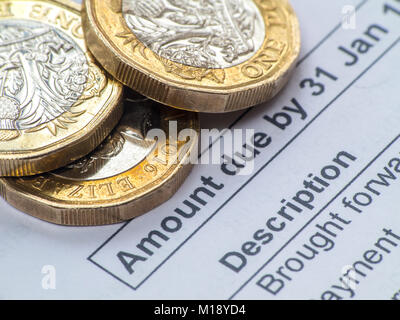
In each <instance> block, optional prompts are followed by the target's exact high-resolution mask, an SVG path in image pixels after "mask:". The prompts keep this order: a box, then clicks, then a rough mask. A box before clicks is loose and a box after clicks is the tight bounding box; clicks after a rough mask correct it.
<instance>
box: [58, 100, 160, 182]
mask: <svg viewBox="0 0 400 320" xmlns="http://www.w3.org/2000/svg"><path fill="white" fill-rule="evenodd" d="M159 122H160V112H159V110H158V109H157V107H156V106H155V104H154V103H153V102H151V101H150V100H148V99H143V100H139V101H133V100H129V99H126V100H125V112H124V115H123V116H122V119H121V121H120V122H119V124H118V126H117V127H116V128H115V129H114V130H113V132H112V133H111V134H110V135H109V136H108V137H107V139H106V140H105V141H104V142H103V143H102V144H101V145H100V146H99V147H97V149H96V150H94V151H93V152H92V153H90V154H89V155H87V156H86V157H84V158H82V159H79V160H77V161H75V162H74V163H72V164H70V165H69V166H67V167H65V168H63V169H60V170H56V171H54V172H53V173H52V174H54V175H56V176H59V177H62V178H64V179H70V180H74V181H89V180H92V181H93V180H99V179H107V178H111V177H113V176H116V175H118V174H121V173H124V172H126V171H128V170H131V169H132V168H134V167H136V166H137V165H138V164H140V163H141V162H142V161H143V160H144V159H146V157H147V156H148V155H150V153H151V152H152V151H153V150H154V148H155V147H156V141H155V140H149V139H146V136H147V133H148V131H149V130H151V129H153V128H155V127H157V126H158V124H159Z"/></svg>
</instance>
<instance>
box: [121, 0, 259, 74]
mask: <svg viewBox="0 0 400 320" xmlns="http://www.w3.org/2000/svg"><path fill="white" fill-rule="evenodd" d="M122 12H123V15H124V18H125V21H126V23H127V25H128V26H129V28H130V29H131V30H132V32H133V33H134V34H135V35H136V36H137V38H138V39H139V40H140V41H141V42H142V43H143V44H144V45H145V46H146V47H148V48H150V49H151V50H152V51H153V52H155V53H157V54H158V55H160V56H161V57H163V58H166V59H169V60H171V61H174V62H177V63H181V64H184V65H188V66H191V67H198V68H207V69H218V68H230V67H233V66H236V65H238V64H241V63H243V62H245V61H247V60H249V59H250V58H251V57H252V56H253V55H254V54H255V53H256V52H257V51H258V50H259V49H260V48H261V46H262V44H263V42H264V39H265V36H266V34H265V23H264V19H263V17H262V15H261V12H260V10H259V9H258V7H257V6H256V4H255V3H254V2H253V1H252V0H123V1H122Z"/></svg>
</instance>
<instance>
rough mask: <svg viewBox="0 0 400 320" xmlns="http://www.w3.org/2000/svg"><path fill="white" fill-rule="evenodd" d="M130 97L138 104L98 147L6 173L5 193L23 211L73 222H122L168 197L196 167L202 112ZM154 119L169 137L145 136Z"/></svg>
mask: <svg viewBox="0 0 400 320" xmlns="http://www.w3.org/2000/svg"><path fill="white" fill-rule="evenodd" d="M127 103H129V104H133V105H130V106H129V107H127V108H126V111H125V113H124V115H123V117H122V119H121V122H120V123H119V124H118V125H117V127H116V128H115V129H114V131H113V132H112V133H111V135H110V136H109V137H108V138H107V139H106V141H105V142H104V143H103V144H101V145H100V146H99V147H98V148H97V149H96V150H95V151H94V152H92V153H91V154H89V155H88V156H86V157H85V158H83V159H80V160H78V161H77V162H76V163H74V164H71V165H70V166H68V167H67V168H64V169H61V170H57V171H53V172H52V173H45V174H42V175H38V176H32V177H21V178H17V177H12V178H1V179H0V194H1V195H2V196H3V197H4V199H5V200H6V201H7V202H8V203H10V204H11V205H12V206H14V207H15V208H17V209H19V210H21V211H23V212H26V213H28V214H30V215H32V216H34V217H37V218H39V219H42V220H45V221H48V222H52V223H55V224H60V225H68V226H95V225H105V224H113V223H118V222H122V221H125V220H129V219H132V218H134V217H137V216H139V215H141V214H144V213H146V212H148V211H150V210H151V209H153V208H155V207H157V206H158V205H160V204H162V203H163V202H165V201H166V200H168V199H169V198H170V197H171V196H172V195H173V194H174V193H175V192H176V191H177V190H178V188H179V187H180V186H181V184H182V183H183V182H184V180H185V178H186V177H187V175H188V174H189V173H190V171H191V168H192V164H191V163H192V161H189V160H190V159H191V157H193V156H196V152H193V151H197V149H196V148H197V147H198V132H199V122H198V115H197V114H196V113H192V112H186V111H181V110H177V109H173V108H169V107H164V106H161V105H159V104H158V103H156V102H153V101H152V100H149V99H147V98H146V99H145V100H143V99H142V100H140V99H139V100H138V101H135V100H130V102H129V100H128V101H126V102H125V104H127ZM149 112H150V113H149ZM151 119H153V120H151ZM157 119H159V120H157ZM139 120H140V121H139ZM170 121H176V123H177V132H178V136H177V137H178V138H176V137H174V135H170V133H171V132H172V130H174V129H171V130H170V129H169V128H170V127H169V123H170ZM150 122H153V123H156V122H159V124H157V128H160V129H161V130H162V131H163V132H165V134H166V137H167V138H166V139H165V140H160V139H159V140H157V142H155V140H147V139H143V136H144V134H145V132H142V130H144V131H147V129H143V128H145V127H146V124H148V123H150ZM172 128H173V127H172ZM185 129H186V130H187V129H191V132H192V134H191V135H190V134H189V135H185V136H184V138H182V136H179V133H181V132H182V130H185ZM138 137H139V138H138ZM179 139H182V141H179ZM149 141H150V142H149ZM139 147H140V148H139ZM146 148H147V149H146ZM140 150H142V151H140ZM143 150H149V151H150V152H147V153H146V152H145V153H143ZM139 154H142V155H141V156H139ZM144 155H147V156H146V157H145V158H143V159H142V157H143V156H144ZM135 157H136V158H137V157H139V158H137V159H136V160H135ZM175 160H176V161H175ZM124 166H125V167H124ZM130 166H131V167H130Z"/></svg>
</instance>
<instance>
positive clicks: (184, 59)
mask: <svg viewBox="0 0 400 320" xmlns="http://www.w3.org/2000/svg"><path fill="white" fill-rule="evenodd" d="M83 3H84V8H83V13H82V18H83V25H84V33H85V37H86V40H87V44H88V47H89V49H90V50H91V51H92V53H93V54H94V55H95V57H96V58H97V60H98V61H100V63H101V64H102V65H103V67H104V68H105V69H106V70H107V71H109V72H110V73H111V74H112V75H114V76H115V77H116V78H117V79H118V80H120V81H121V82H123V83H124V84H126V85H127V86H129V87H131V88H133V89H135V90H136V91H138V92H140V93H142V94H143V95H145V96H147V97H150V98H151V99H154V100H157V101H159V102H162V103H164V104H167V105H169V106H172V107H176V108H180V109H186V110H192V111H200V112H215V113H217V112H229V111H236V110H239V109H244V108H247V107H250V106H253V105H256V104H259V103H262V102H265V101H267V100H269V99H271V98H272V97H274V96H275V95H276V94H277V93H278V92H279V91H280V89H282V87H283V86H284V85H285V84H286V82H287V81H288V79H289V74H290V71H291V70H292V69H293V67H294V63H295V61H296V59H297V57H298V55H299V52H300V32H299V24H298V20H297V18H296V15H295V13H294V11H293V9H292V7H291V6H290V4H289V3H288V1H287V0H213V1H205V0H84V1H83Z"/></svg>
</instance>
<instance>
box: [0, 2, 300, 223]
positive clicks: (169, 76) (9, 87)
mask: <svg viewBox="0 0 400 320" xmlns="http://www.w3.org/2000/svg"><path fill="white" fill-rule="evenodd" d="M83 2H84V4H83V7H82V8H81V7H80V6H78V5H77V4H74V3H72V2H69V1H67V0H37V1H32V0H10V1H3V0H0V176H1V177H2V178H0V190H1V195H2V196H3V197H4V198H5V199H6V200H7V201H8V202H9V203H10V204H11V205H13V206H14V207H16V208H18V209H20V210H21V211H24V212H26V213H28V214H30V215H32V216H35V217H37V218H40V219H42V220H46V221H49V222H52V223H56V224H61V225H75V226H89V225H103V224H111V223H118V222H121V221H124V220H128V219H132V218H134V217H137V216H138V215H141V214H143V213H146V212H148V211H150V210H151V209H153V208H155V207H156V206H158V205H160V204H161V203H163V202H165V201H167V200H168V199H169V198H170V197H172V195H173V194H174V193H175V192H176V191H177V190H178V188H179V187H180V186H181V185H182V183H183V181H184V180H185V178H186V177H187V176H188V174H189V172H190V169H191V168H192V165H191V163H192V161H191V159H192V157H193V155H196V153H197V148H198V134H197V133H198V132H199V130H200V128H199V121H198V112H212V113H225V112H231V111H236V110H240V109H244V108H249V107H252V106H254V105H257V104H260V103H262V102H265V101H267V100H269V99H271V98H272V97H274V96H275V95H276V94H277V93H278V92H279V91H280V90H281V88H282V87H283V86H284V85H285V84H286V82H287V81H288V78H289V74H290V71H291V70H292V69H293V66H294V63H295V61H296V59H297V57H298V54H299V51H300V35H299V26H298V22H297V18H296V16H295V14H294V12H293V10H292V8H291V7H290V5H289V3H288V2H287V0H212V1H210V0H84V1H83ZM124 86H126V87H124ZM171 123H174V124H175V125H174V126H171ZM188 129H189V130H188ZM183 130H184V131H185V132H186V133H188V132H189V133H190V134H186V135H185V136H184V137H182V136H181V135H179V133H180V132H182V131H183ZM177 133H178V134H177Z"/></svg>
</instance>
